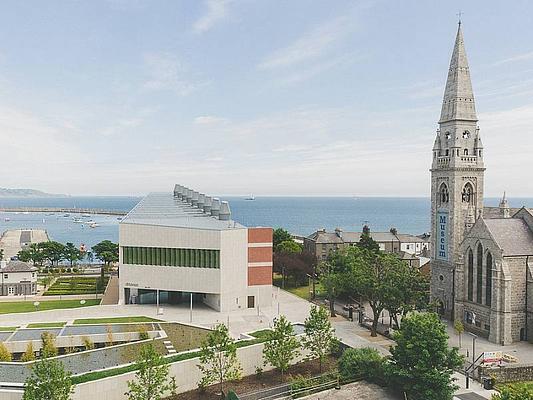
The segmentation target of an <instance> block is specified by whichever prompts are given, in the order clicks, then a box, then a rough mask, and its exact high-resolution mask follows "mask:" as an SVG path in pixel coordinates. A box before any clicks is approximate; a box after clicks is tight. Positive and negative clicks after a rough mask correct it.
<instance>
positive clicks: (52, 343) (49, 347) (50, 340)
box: [41, 332, 57, 357]
mask: <svg viewBox="0 0 533 400" xmlns="http://www.w3.org/2000/svg"><path fill="white" fill-rule="evenodd" d="M41 342H42V348H41V352H42V353H43V354H44V356H45V357H55V356H57V347H56V338H55V336H54V335H53V334H52V333H50V332H43V333H41Z"/></svg>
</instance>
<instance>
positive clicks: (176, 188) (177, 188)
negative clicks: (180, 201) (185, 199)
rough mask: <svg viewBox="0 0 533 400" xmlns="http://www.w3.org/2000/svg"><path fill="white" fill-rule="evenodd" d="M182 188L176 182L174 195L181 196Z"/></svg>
mask: <svg viewBox="0 0 533 400" xmlns="http://www.w3.org/2000/svg"><path fill="white" fill-rule="evenodd" d="M180 188H181V186H180V185H178V184H176V185H174V197H179V196H180Z"/></svg>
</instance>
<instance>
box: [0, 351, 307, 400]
mask: <svg viewBox="0 0 533 400" xmlns="http://www.w3.org/2000/svg"><path fill="white" fill-rule="evenodd" d="M263 347H264V344H263V343H259V344H255V345H252V346H247V347H242V348H240V349H237V356H238V358H239V361H240V363H241V367H242V371H243V373H242V375H243V376H247V375H252V374H254V373H255V370H256V368H257V367H259V366H260V367H263ZM304 356H305V353H304V354H302V355H300V356H299V357H298V358H297V359H295V360H294V363H297V362H300V361H302V360H303V359H304ZM198 363H199V359H198V358H193V359H190V360H184V361H179V362H176V363H173V364H170V376H174V377H175V378H176V384H177V385H178V390H177V393H183V392H187V391H189V390H194V389H197V388H198V382H199V381H200V379H201V373H200V370H199V369H198V367H197V365H198ZM263 369H264V370H265V371H269V370H271V369H273V368H272V367H271V366H267V367H264V368H263ZM133 379H135V372H130V373H126V374H123V375H118V376H112V377H109V378H104V379H100V380H97V381H92V382H86V383H82V384H79V385H77V386H76V388H75V391H74V395H73V396H72V400H94V399H98V400H116V399H122V398H124V393H125V392H126V391H127V390H128V385H127V382H128V381H130V380H133ZM4 399H5V400H21V399H22V391H20V392H17V391H15V392H13V391H7V390H0V400H4Z"/></svg>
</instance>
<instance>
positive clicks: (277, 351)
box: [263, 315, 300, 381]
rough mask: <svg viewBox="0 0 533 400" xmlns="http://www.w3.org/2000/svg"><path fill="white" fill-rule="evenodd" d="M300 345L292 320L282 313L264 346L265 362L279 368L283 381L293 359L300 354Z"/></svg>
mask: <svg viewBox="0 0 533 400" xmlns="http://www.w3.org/2000/svg"><path fill="white" fill-rule="evenodd" d="M299 347H300V343H299V342H298V339H297V338H296V337H295V336H294V328H293V326H292V324H291V322H290V321H289V320H288V319H287V318H285V316H284V315H282V316H281V317H279V318H277V319H276V320H275V321H274V329H272V330H271V331H269V332H268V334H267V338H266V342H265V347H264V348H263V356H264V358H265V364H270V365H272V366H273V367H275V368H277V369H279V371H280V373H281V380H282V381H283V374H284V373H285V371H287V369H289V366H290V365H291V362H292V360H294V359H295V358H296V357H297V356H298V355H299V354H300V352H299V350H298V348H299Z"/></svg>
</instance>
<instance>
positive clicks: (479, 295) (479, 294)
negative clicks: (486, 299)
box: [476, 243, 483, 303]
mask: <svg viewBox="0 0 533 400" xmlns="http://www.w3.org/2000/svg"><path fill="white" fill-rule="evenodd" d="M476 272H477V282H476V290H477V292H476V302H478V303H481V300H482V299H483V297H482V290H483V289H482V288H483V246H481V243H480V244H478V246H477V271H476Z"/></svg>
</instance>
